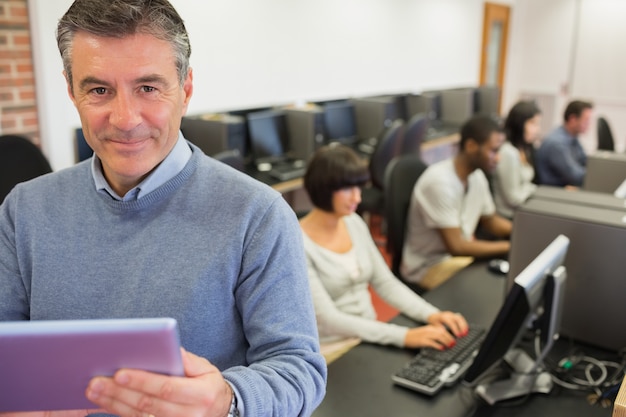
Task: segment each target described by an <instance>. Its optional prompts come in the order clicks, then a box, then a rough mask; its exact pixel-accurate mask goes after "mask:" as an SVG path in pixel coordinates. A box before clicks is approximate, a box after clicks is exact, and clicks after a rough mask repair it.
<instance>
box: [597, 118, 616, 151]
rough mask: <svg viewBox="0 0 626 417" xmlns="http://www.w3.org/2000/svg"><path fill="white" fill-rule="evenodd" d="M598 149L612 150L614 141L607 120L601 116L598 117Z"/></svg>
mask: <svg viewBox="0 0 626 417" xmlns="http://www.w3.org/2000/svg"><path fill="white" fill-rule="evenodd" d="M598 149H600V150H605V151H614V150H615V143H614V141H613V133H612V132H611V127H610V126H609V122H608V121H607V120H606V119H605V118H604V117H602V116H600V117H598Z"/></svg>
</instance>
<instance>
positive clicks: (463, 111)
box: [439, 87, 477, 127]
mask: <svg viewBox="0 0 626 417" xmlns="http://www.w3.org/2000/svg"><path fill="white" fill-rule="evenodd" d="M476 108H477V105H476V89H475V88H470V87H468V88H453V89H449V90H441V114H440V116H439V118H440V119H441V122H442V123H443V124H444V125H449V126H459V127H460V126H461V125H463V124H464V123H465V122H466V121H467V120H468V119H470V118H471V117H472V116H473V115H474V114H475V113H476Z"/></svg>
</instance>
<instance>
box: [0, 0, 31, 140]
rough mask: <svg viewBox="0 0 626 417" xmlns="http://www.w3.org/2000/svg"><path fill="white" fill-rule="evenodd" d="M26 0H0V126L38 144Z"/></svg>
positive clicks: (4, 131)
mask: <svg viewBox="0 0 626 417" xmlns="http://www.w3.org/2000/svg"><path fill="white" fill-rule="evenodd" d="M30 41H31V39H30V28H29V20H28V6H27V0H0V126H1V128H2V134H20V135H24V136H27V137H28V138H29V139H31V140H32V141H33V142H34V143H36V144H39V138H40V135H39V122H38V119H37V101H36V96H35V75H34V71H33V60H32V50H31V42H30Z"/></svg>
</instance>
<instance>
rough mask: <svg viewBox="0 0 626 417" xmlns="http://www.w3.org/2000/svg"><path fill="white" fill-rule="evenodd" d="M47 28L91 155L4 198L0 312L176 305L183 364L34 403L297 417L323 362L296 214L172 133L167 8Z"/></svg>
mask: <svg viewBox="0 0 626 417" xmlns="http://www.w3.org/2000/svg"><path fill="white" fill-rule="evenodd" d="M57 41H58V46H59V50H60V53H61V56H62V58H63V65H64V74H65V77H66V80H67V87H68V92H69V96H70V99H71V100H72V102H73V103H74V105H75V107H76V109H77V110H78V113H79V115H80V118H81V123H82V128H83V132H84V134H85V139H86V140H87V142H88V144H89V145H90V146H91V148H92V149H93V150H94V156H93V158H91V159H89V160H87V161H84V162H82V163H79V164H77V165H76V166H74V167H71V168H69V169H66V170H62V171H59V172H56V173H53V174H50V175H46V176H43V177H40V178H38V179H35V180H33V181H29V182H26V183H22V184H20V185H18V186H16V187H15V188H14V189H13V191H12V192H11V193H10V194H9V195H8V196H7V198H6V200H5V201H4V203H3V204H2V205H1V206H0V320H4V321H17V320H68V319H92V318H140V317H173V318H175V319H176V320H177V321H178V323H179V325H180V337H181V343H182V345H183V347H184V351H183V352H182V354H183V364H184V369H185V377H173V376H166V375H161V374H155V373H150V372H145V371H140V370H134V369H121V370H119V371H118V372H117V373H116V374H115V375H114V376H113V377H95V378H94V379H92V380H91V381H90V383H89V385H88V386H86V387H85V389H86V393H85V395H86V396H87V398H88V399H89V400H90V401H92V402H93V403H94V404H95V405H96V406H95V407H94V408H96V407H98V409H97V410H96V409H94V410H80V411H74V412H65V411H58V412H55V413H52V414H47V413H46V414H44V413H43V412H42V413H41V414H38V413H33V414H29V416H33V415H41V416H48V415H55V414H58V415H63V416H74V415H75V416H81V417H82V416H84V415H85V414H86V413H90V412H93V413H111V414H116V415H120V416H129V417H130V416H137V415H144V416H157V417H165V416H168V417H171V416H192V415H197V416H200V415H202V416H212V417H225V416H231V415H233V416H235V415H240V416H245V415H247V416H307V415H310V414H311V413H312V412H313V410H314V409H315V407H316V406H317V405H318V404H319V403H320V401H321V399H322V397H323V394H324V390H325V379H326V365H325V362H324V358H323V357H322V356H321V354H320V353H319V342H318V338H317V331H316V324H315V316H314V313H313V308H312V302H311V296H310V294H309V286H308V281H307V270H306V262H305V258H304V251H303V245H302V235H301V233H300V229H299V226H298V222H297V219H296V216H295V215H294V213H293V211H292V210H291V208H290V207H289V206H288V205H287V204H286V202H285V201H284V199H283V198H282V197H281V195H280V194H279V193H278V192H275V191H273V190H271V189H270V188H269V187H267V186H265V185H263V184H261V183H259V182H257V181H255V180H253V179H252V178H250V177H248V176H246V175H244V174H242V173H239V172H237V171H236V170H234V169H232V168H230V167H228V166H226V165H224V164H222V163H220V162H217V161H215V160H213V159H211V158H209V157H207V156H206V155H204V154H203V153H202V151H201V150H200V149H199V148H197V147H195V146H193V145H192V144H190V143H189V142H187V141H186V140H185V139H184V137H183V136H182V134H181V132H180V122H181V118H182V116H183V115H184V114H185V112H186V110H187V106H188V103H189V100H190V99H191V96H192V92H193V83H192V71H191V69H190V68H189V56H190V51H191V48H190V45H189V38H188V35H187V31H186V29H185V26H184V23H183V21H182V19H181V18H180V16H179V15H178V13H177V12H176V10H174V8H173V7H172V5H171V4H170V3H169V2H168V1H167V0H76V1H75V2H74V3H73V4H72V6H71V7H70V8H69V10H68V11H67V12H66V14H65V15H64V16H63V17H62V18H61V20H60V21H59V24H58V28H57ZM59 382H60V383H63V381H59ZM33 395H36V393H33Z"/></svg>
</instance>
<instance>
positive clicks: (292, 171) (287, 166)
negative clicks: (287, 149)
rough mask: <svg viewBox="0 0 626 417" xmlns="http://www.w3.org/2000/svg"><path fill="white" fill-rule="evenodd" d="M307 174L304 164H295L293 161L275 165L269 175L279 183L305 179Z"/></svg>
mask: <svg viewBox="0 0 626 417" xmlns="http://www.w3.org/2000/svg"><path fill="white" fill-rule="evenodd" d="M305 173H306V166H305V164H304V162H302V163H300V162H298V163H295V162H292V161H289V162H282V163H278V164H273V165H272V168H271V169H270V170H269V174H270V175H271V176H272V177H274V178H276V179H277V180H279V181H289V180H293V179H295V178H300V177H303V176H304V174H305Z"/></svg>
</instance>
